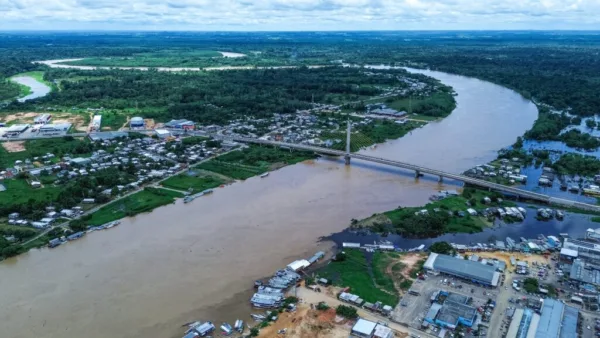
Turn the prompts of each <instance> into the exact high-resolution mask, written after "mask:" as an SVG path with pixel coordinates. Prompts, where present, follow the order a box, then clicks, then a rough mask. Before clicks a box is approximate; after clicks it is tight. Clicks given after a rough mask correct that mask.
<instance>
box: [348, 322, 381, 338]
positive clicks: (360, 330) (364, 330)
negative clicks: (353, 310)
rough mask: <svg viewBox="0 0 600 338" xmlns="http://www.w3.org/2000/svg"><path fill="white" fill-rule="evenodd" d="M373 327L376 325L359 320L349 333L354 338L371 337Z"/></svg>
mask: <svg viewBox="0 0 600 338" xmlns="http://www.w3.org/2000/svg"><path fill="white" fill-rule="evenodd" d="M375 326H377V324H376V323H373V322H371V321H368V320H365V319H362V318H361V319H359V320H358V321H356V324H354V326H353V327H352V331H351V332H350V333H351V335H352V336H354V337H372V336H373V331H375Z"/></svg>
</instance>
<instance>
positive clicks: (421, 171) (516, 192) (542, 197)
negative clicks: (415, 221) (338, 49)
mask: <svg viewBox="0 0 600 338" xmlns="http://www.w3.org/2000/svg"><path fill="white" fill-rule="evenodd" d="M132 132H136V133H138V132H152V130H136V131H132ZM90 134H93V133H76V134H68V136H73V137H84V136H88V135H90ZM187 135H190V136H191V135H197V136H208V137H213V138H215V139H218V140H226V141H232V142H238V143H247V144H260V145H268V146H275V147H280V148H283V149H295V150H302V151H309V152H314V153H316V154H322V155H328V156H337V157H343V158H344V160H345V163H346V165H350V163H351V160H352V159H356V160H361V161H366V162H372V163H379V164H383V165H387V166H392V167H396V168H401V169H405V170H409V171H412V172H414V173H415V177H417V178H418V177H421V176H423V175H425V174H427V175H431V176H434V177H437V178H438V180H439V181H440V182H442V181H443V180H444V178H447V179H450V180H455V181H459V182H464V183H467V184H471V185H474V186H477V187H481V188H485V189H488V190H490V191H492V190H494V191H499V192H502V193H505V194H508V195H512V196H515V197H517V198H523V199H529V200H533V201H537V202H542V203H548V204H556V205H559V206H563V207H574V208H578V209H583V210H589V211H595V212H600V206H598V205H594V204H588V203H582V202H577V201H573V200H570V199H564V198H557V197H552V196H550V195H546V194H540V193H536V192H532V191H527V190H523V189H519V188H515V187H511V186H507V185H503V184H498V183H493V182H488V181H485V180H481V179H477V178H473V177H469V176H466V175H462V174H455V173H451V172H447V171H442V170H437V169H434V168H428V167H423V166H419V165H416V164H411V163H406V162H401V161H396V160H391V159H386V158H382V157H376V156H371V155H365V154H359V153H353V152H351V151H350V150H351V147H350V145H351V135H352V130H351V125H350V123H348V125H347V129H346V149H345V151H344V150H337V149H332V148H325V147H318V146H312V145H306V144H297V143H288V142H279V141H272V140H265V139H260V138H249V137H237V136H227V135H221V134H209V133H204V132H199V131H196V132H193V131H192V132H188V133H187ZM64 136H66V135H51V136H47V137H43V138H55V137H64ZM35 138H40V137H39V136H38V137H35ZM27 139H33V137H32V138H23V137H15V138H10V139H0V141H17V140H27Z"/></svg>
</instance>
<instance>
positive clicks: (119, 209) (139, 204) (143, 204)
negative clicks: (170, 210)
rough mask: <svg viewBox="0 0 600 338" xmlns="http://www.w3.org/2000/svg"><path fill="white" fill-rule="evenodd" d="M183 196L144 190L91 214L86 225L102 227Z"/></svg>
mask: <svg viewBox="0 0 600 338" xmlns="http://www.w3.org/2000/svg"><path fill="white" fill-rule="evenodd" d="M178 197H183V194H180V193H177V192H175V191H171V190H165V189H158V188H145V189H144V190H142V191H140V192H137V193H135V194H133V195H130V196H128V197H126V198H124V199H121V200H118V201H115V202H112V203H110V204H108V205H106V206H104V207H102V208H101V209H100V210H98V211H96V212H95V213H93V214H92V217H91V218H90V220H89V221H88V222H87V224H88V225H102V224H105V223H108V222H111V221H115V220H118V219H121V218H124V217H128V216H135V215H137V214H140V213H143V212H149V211H152V210H153V209H155V208H158V207H160V206H163V205H166V204H170V203H173V201H174V200H175V198H178Z"/></svg>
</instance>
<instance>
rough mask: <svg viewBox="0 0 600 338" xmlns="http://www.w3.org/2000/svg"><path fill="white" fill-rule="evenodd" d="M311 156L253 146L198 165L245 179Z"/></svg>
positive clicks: (313, 156)
mask: <svg viewBox="0 0 600 338" xmlns="http://www.w3.org/2000/svg"><path fill="white" fill-rule="evenodd" d="M311 158H315V155H314V154H310V153H306V152H300V151H292V152H290V151H289V150H283V149H279V148H273V147H260V146H251V147H248V148H245V149H242V150H239V151H232V152H230V153H227V154H224V155H222V156H219V157H218V158H217V159H212V160H210V161H208V162H204V163H201V164H199V165H198V166H196V167H197V168H199V169H204V170H208V171H212V172H215V173H218V174H221V175H225V176H228V177H231V178H233V179H236V180H245V179H248V178H250V177H252V176H256V175H260V174H262V173H265V172H267V171H269V170H270V169H272V168H273V167H279V166H283V165H291V164H296V163H298V162H302V161H305V160H308V159H311Z"/></svg>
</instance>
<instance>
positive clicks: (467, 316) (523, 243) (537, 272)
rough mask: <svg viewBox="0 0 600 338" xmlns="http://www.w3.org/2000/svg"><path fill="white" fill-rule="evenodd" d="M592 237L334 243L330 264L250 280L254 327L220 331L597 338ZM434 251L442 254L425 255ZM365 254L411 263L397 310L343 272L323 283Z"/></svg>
mask: <svg viewBox="0 0 600 338" xmlns="http://www.w3.org/2000/svg"><path fill="white" fill-rule="evenodd" d="M599 234H600V229H596V230H594V229H589V230H588V232H587V234H586V236H585V238H582V239H572V238H570V237H569V236H568V234H565V233H561V234H560V235H559V236H547V237H546V236H540V237H539V238H537V239H525V238H522V239H521V240H519V241H518V242H517V241H515V240H513V239H511V238H507V239H506V241H500V240H498V241H496V242H495V243H493V244H490V245H485V244H481V243H478V244H476V245H459V244H449V243H445V242H439V243H436V244H434V245H432V246H430V247H429V248H428V249H427V251H429V253H427V251H426V250H425V246H420V247H418V248H414V249H411V250H402V249H399V248H397V247H395V246H394V245H390V244H386V243H382V244H376V245H368V244H366V245H361V244H359V243H343V245H342V246H341V248H339V250H338V251H337V253H336V254H334V255H333V257H330V258H328V259H324V257H325V255H326V254H325V253H324V252H317V253H316V254H315V255H313V256H312V257H310V258H307V259H300V260H296V261H294V262H291V263H290V264H288V265H287V266H286V267H285V268H284V269H281V270H278V271H277V272H276V273H275V275H274V276H273V277H272V278H270V279H268V280H266V281H262V280H259V281H256V282H255V283H254V287H255V288H256V293H255V294H254V296H253V297H252V299H251V300H250V303H251V304H252V306H253V308H255V310H256V311H260V310H263V311H264V310H266V312H255V313H253V314H252V315H251V317H252V318H253V320H254V323H252V322H249V323H245V322H244V321H243V320H240V319H238V320H236V321H235V325H234V328H235V329H232V326H231V325H229V324H228V323H223V325H221V326H220V331H221V332H222V334H223V335H230V334H232V333H233V332H234V330H235V331H238V332H240V333H243V332H250V333H249V336H250V337H253V336H260V337H262V336H271V335H275V334H279V335H285V334H286V333H292V334H312V335H313V336H319V337H338V336H342V335H344V336H348V335H349V336H351V337H369V338H392V337H456V336H462V337H502V338H505V337H508V338H515V337H521V335H527V336H531V337H594V336H598V335H599V333H600V316H598V315H597V311H598V310H599V309H600V297H599V295H598V291H597V288H598V287H599V286H600V279H598V277H597V276H598V275H599V274H600V270H599V269H598V266H599V264H600V262H598V257H600V235H599ZM440 248H443V250H442V251H445V252H446V253H436V252H434V251H439V249H440ZM432 250H433V251H432ZM374 252H375V253H376V254H375V255H377V253H380V255H391V257H395V259H399V260H398V261H396V262H395V263H393V264H392V266H393V265H396V264H398V263H400V262H406V263H408V262H412V264H411V265H408V266H407V267H405V268H404V269H408V270H410V271H411V277H410V283H408V286H407V287H406V288H404V289H402V290H399V295H398V296H399V297H398V299H399V301H398V303H397V304H385V303H384V302H383V299H384V298H387V297H388V296H386V297H384V298H379V299H381V300H379V301H375V300H374V299H373V296H372V295H371V294H370V293H369V292H368V291H367V290H366V289H364V288H363V287H360V286H359V285H358V284H356V290H355V289H354V288H353V287H352V286H351V285H348V284H345V282H344V281H345V280H346V281H350V284H352V283H355V282H354V281H353V279H354V278H357V277H356V276H352V277H351V276H350V275H348V276H345V274H349V273H351V272H344V271H343V270H342V271H340V274H339V275H336V276H334V277H333V278H332V279H328V278H323V277H322V276H323V275H324V274H325V275H326V274H327V273H326V271H327V270H328V269H330V266H331V265H336V264H346V266H352V265H355V264H361V263H360V262H358V261H354V259H352V260H351V261H350V262H347V260H349V259H350V257H360V256H362V255H370V256H372V258H371V259H375V257H373V253H374ZM344 261H346V262H347V263H340V262H344ZM373 268H374V269H378V267H376V266H374V267H373ZM354 273H356V272H354ZM373 273H374V274H375V275H377V273H378V272H377V271H373ZM387 273H390V271H389V269H388V272H386V274H387ZM349 278H350V279H349ZM378 281H379V282H381V281H382V280H381V279H378ZM383 295H385V294H383ZM363 297H364V298H363ZM367 299H368V300H367ZM376 299H377V297H376ZM277 309H280V310H279V311H277ZM216 329H217V327H216V326H215V325H214V324H213V323H212V322H202V321H198V322H194V323H191V324H190V328H189V329H188V330H187V332H186V335H185V337H186V338H193V337H204V336H206V335H208V334H210V333H211V332H213V331H215V330H216ZM344 332H345V333H344Z"/></svg>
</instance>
